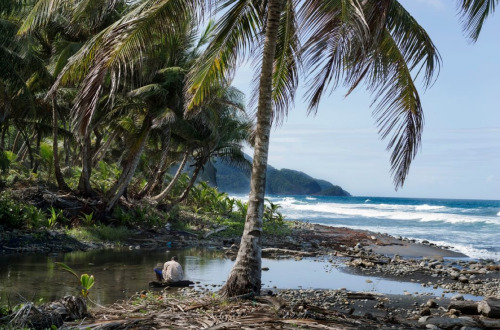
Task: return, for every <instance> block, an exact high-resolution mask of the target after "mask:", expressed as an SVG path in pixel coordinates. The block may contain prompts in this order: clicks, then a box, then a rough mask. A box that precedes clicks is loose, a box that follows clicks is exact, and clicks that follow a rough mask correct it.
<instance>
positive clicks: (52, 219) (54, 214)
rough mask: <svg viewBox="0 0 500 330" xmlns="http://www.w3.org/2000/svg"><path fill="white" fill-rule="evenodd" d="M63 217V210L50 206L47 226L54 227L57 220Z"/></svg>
mask: <svg viewBox="0 0 500 330" xmlns="http://www.w3.org/2000/svg"><path fill="white" fill-rule="evenodd" d="M63 218H64V215H63V211H62V210H57V211H56V209H54V208H53V207H50V216H49V217H48V218H47V223H46V226H47V228H54V226H55V225H56V224H57V220H60V219H63Z"/></svg>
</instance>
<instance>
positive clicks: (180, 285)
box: [149, 280, 194, 288]
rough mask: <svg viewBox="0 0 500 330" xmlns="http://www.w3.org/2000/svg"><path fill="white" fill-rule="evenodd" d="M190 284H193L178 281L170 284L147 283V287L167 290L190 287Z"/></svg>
mask: <svg viewBox="0 0 500 330" xmlns="http://www.w3.org/2000/svg"><path fill="white" fill-rule="evenodd" d="M192 284H194V282H192V281H187V280H184V281H178V282H170V283H169V282H159V281H152V282H149V286H150V287H153V288H167V287H170V288H184V287H187V286H190V285H192Z"/></svg>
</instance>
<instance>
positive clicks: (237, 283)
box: [220, 0, 283, 296]
mask: <svg viewBox="0 0 500 330" xmlns="http://www.w3.org/2000/svg"><path fill="white" fill-rule="evenodd" d="M282 3H283V1H282V0H269V2H268V15H267V22H266V28H265V33H266V35H265V41H264V51H263V55H262V71H261V74H260V82H259V104H258V109H257V128H256V131H255V150H254V156H253V164H252V177H251V181H250V196H249V200H248V212H247V216H246V220H245V229H244V231H243V236H242V237H241V243H240V249H239V250H238V256H237V258H236V262H235V264H234V266H233V269H232V270H231V273H230V274H229V277H228V279H227V281H226V284H225V285H224V286H223V287H222V288H221V291H220V293H221V294H222V295H223V296H238V295H242V294H246V293H250V292H254V293H256V294H260V287H261V275H262V264H261V256H262V242H261V236H262V215H263V212H264V195H265V187H266V171H267V158H268V153H269V137H270V133H271V126H272V112H273V109H272V96H273V95H272V93H273V91H272V87H273V62H274V57H275V54H276V42H277V37H278V28H279V20H280V14H281V8H282Z"/></svg>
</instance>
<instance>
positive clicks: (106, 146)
mask: <svg viewBox="0 0 500 330" xmlns="http://www.w3.org/2000/svg"><path fill="white" fill-rule="evenodd" d="M117 135H118V130H115V131H114V132H113V134H111V136H110V137H109V138H108V139H107V140H106V142H104V144H103V145H102V146H101V147H100V148H99V149H98V150H97V151H96V153H95V155H94V157H92V165H93V166H94V167H95V166H96V165H97V164H98V163H99V162H100V161H101V160H102V159H103V158H104V156H105V155H106V152H107V151H108V149H109V147H110V146H111V142H113V140H114V139H115V137H116V136H117Z"/></svg>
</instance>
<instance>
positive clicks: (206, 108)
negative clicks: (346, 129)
mask: <svg viewBox="0 0 500 330" xmlns="http://www.w3.org/2000/svg"><path fill="white" fill-rule="evenodd" d="M457 3H458V4H459V10H460V12H461V13H462V20H463V23H464V29H465V31H466V33H467V35H468V37H469V38H470V39H471V40H472V41H475V40H477V38H478V36H479V34H480V32H481V27H482V25H483V23H484V21H485V19H486V18H487V17H488V15H489V14H491V13H492V12H493V10H494V9H495V6H496V5H497V4H498V0H460V1H458V0H457ZM212 12H213V13H214V14H215V16H214V17H215V20H214V22H211V21H210V22H209V21H207V20H203V19H206V18H210V17H207V16H209V15H207V14H206V13H212ZM204 14H205V15H204ZM0 56H1V61H0V109H1V113H0V170H1V171H2V174H1V177H0V180H1V185H2V187H5V186H9V187H16V186H22V185H24V186H27V185H28V186H29V185H33V184H37V185H40V184H43V185H47V186H50V187H57V189H59V190H60V191H63V192H67V193H70V194H74V195H75V196H79V197H78V198H82V199H86V200H87V201H96V200H97V201H99V202H98V203H94V204H92V203H91V202H89V203H88V204H91V205H95V206H94V207H93V208H91V209H84V210H83V211H82V213H81V214H80V215H79V219H80V220H81V221H82V222H83V223H89V224H91V223H93V221H94V219H93V218H94V217H96V218H99V217H103V218H110V217H111V218H112V217H117V218H119V219H124V220H122V221H123V222H126V221H127V220H126V219H127V217H128V213H127V212H126V211H123V210H122V207H123V205H125V206H127V205H128V206H130V207H132V208H134V207H135V206H137V207H136V208H134V211H133V212H135V213H137V214H139V215H138V216H137V217H139V218H140V214H143V213H144V212H143V211H142V210H143V209H142V208H141V207H143V206H140V205H141V203H143V202H144V203H147V204H148V205H150V206H151V205H152V206H153V207H152V208H150V207H149V206H148V207H146V209H147V210H150V209H154V210H153V211H148V212H150V213H151V214H153V216H152V217H148V218H153V219H154V214H155V212H156V209H157V208H156V206H158V207H159V208H162V207H163V208H166V209H174V208H175V207H176V205H179V204H185V203H188V201H189V200H190V197H191V200H193V201H194V202H193V204H194V205H195V208H196V209H195V211H199V210H201V209H203V210H205V211H207V212H212V211H215V210H217V212H219V213H221V214H226V215H229V214H230V213H231V212H233V211H234V210H235V209H234V207H235V203H236V202H234V204H232V203H233V202H230V201H228V200H226V199H225V198H223V197H220V196H219V195H216V194H214V196H213V198H214V200H215V199H217V202H216V203H215V204H214V203H210V204H207V205H209V206H207V205H205V202H204V200H205V198H206V196H203V194H202V192H200V191H198V190H197V188H193V187H195V183H196V180H197V179H198V176H199V174H200V172H202V170H203V168H204V166H206V164H207V163H208V162H209V161H210V160H211V159H212V158H214V157H219V158H220V159H224V160H225V161H229V162H233V163H236V164H238V165H239V166H242V167H245V166H249V164H248V162H247V161H246V160H245V158H244V156H243V153H242V143H243V142H244V141H249V142H251V143H252V145H253V147H254V156H253V165H252V177H251V182H250V188H251V191H250V196H249V203H248V206H245V212H244V213H245V215H246V223H245V225H244V230H243V237H242V242H241V244H240V250H239V253H238V257H237V259H236V263H235V266H234V268H233V270H232V271H231V274H230V276H229V279H228V281H227V282H226V285H225V286H224V287H223V289H222V293H223V294H225V295H238V294H242V293H247V292H255V293H258V292H259V291H260V287H261V260H260V259H261V253H260V251H261V239H262V230H263V226H264V222H263V220H264V219H266V218H267V219H271V220H272V221H274V220H273V219H274V215H275V211H276V210H273V206H272V205H270V206H269V208H270V210H271V211H269V209H267V210H268V211H266V210H265V206H264V205H265V187H266V172H267V159H268V153H269V141H270V132H271V127H272V125H273V123H278V124H279V123H280V122H281V121H282V120H283V119H284V118H285V117H286V114H287V112H288V110H289V109H290V107H291V106H292V104H293V101H294V96H295V92H296V90H297V86H298V83H299V78H300V77H302V76H305V77H306V81H307V85H308V86H309V90H308V92H307V94H306V98H307V99H308V101H309V104H310V108H309V109H310V111H311V112H313V113H314V112H315V111H316V110H317V107H318V104H319V102H320V100H321V99H322V97H323V95H324V94H325V93H327V92H329V91H331V90H334V89H335V88H337V87H339V86H345V87H346V88H347V94H348V95H349V94H350V93H351V92H352V91H353V90H354V89H356V88H357V87H359V86H360V85H364V86H365V87H366V88H367V90H368V91H370V92H371V93H372V95H373V102H374V104H376V106H375V110H374V115H375V118H376V120H377V123H378V126H379V131H380V135H381V137H382V138H383V139H386V138H387V139H388V141H389V142H388V149H389V150H391V157H390V161H391V170H392V173H393V177H394V184H395V187H396V188H398V187H401V186H402V185H403V183H404V182H405V179H406V177H407V175H408V172H409V168H410V164H411V162H412V160H413V159H414V157H415V155H416V154H417V151H418V149H419V147H420V142H421V134H422V129H423V109H422V104H421V100H420V96H419V92H418V90H417V87H416V86H417V84H416V80H417V78H421V80H422V82H423V86H424V88H427V87H429V86H430V85H431V84H432V82H433V81H434V79H435V77H436V75H437V73H438V71H439V67H440V63H441V59H440V56H439V53H438V51H437V49H436V47H435V45H434V44H433V42H432V40H431V39H430V37H429V36H428V35H427V33H426V32H425V30H424V29H423V28H422V27H421V26H420V25H419V24H418V22H417V21H416V20H415V19H414V18H413V17H412V16H411V14H410V13H409V12H408V11H406V9H405V8H404V7H403V6H402V5H401V4H400V2H399V1H397V0H375V1H361V0H326V1H325V0H311V1H297V0H268V1H259V0H217V1H209V0H206V1H204V0H191V1H186V0H138V1H127V0H113V1H109V0H107V1H106V0H91V1H89V0H65V1H63V0H1V1H0ZM248 57H253V58H254V60H255V63H257V64H258V65H256V84H255V86H256V88H255V95H254V97H253V99H254V105H256V112H255V122H254V123H253V122H252V120H251V119H250V118H251V116H249V115H247V113H246V112H245V107H244V98H243V95H242V93H241V92H239V91H238V90H236V89H235V88H234V87H232V86H231V81H232V77H233V74H234V72H235V70H236V68H237V64H238V63H240V61H241V60H243V59H247V58H248ZM187 164H189V166H188V165H187ZM186 166H188V167H189V169H190V170H189V171H187V172H188V173H189V178H187V179H186V178H185V176H184V179H183V174H182V172H183V170H184V169H185V167H186ZM176 169H177V171H175V170H176ZM169 170H170V171H169ZM174 171H175V174H174V173H173V172H174ZM170 174H173V176H170ZM206 190H207V187H204V188H203V189H202V190H201V191H206ZM219 197H220V200H219ZM2 203H4V204H3V205H4V206H5V207H7V208H8V209H9V210H10V207H11V206H10V204H9V201H8V200H7V201H5V202H2ZM86 205H87V204H86ZM4 206H2V207H4ZM242 209H243V208H240V209H239V212H241V213H242V214H243V212H242ZM15 213H16V214H18V216H16V217H14V218H15V219H17V218H19V217H23V218H26V219H29V222H30V223H31V224H33V226H36V225H37V224H38V223H40V222H43V221H46V225H47V226H48V227H53V226H55V225H56V224H57V222H58V221H61V219H62V217H63V215H64V214H61V213H59V211H57V210H56V209H46V210H45V213H44V216H46V218H45V219H42V218H44V216H41V215H40V214H39V212H38V210H34V209H32V208H30V207H29V206H19V208H18V209H16V211H15ZM90 214H93V215H92V216H90ZM9 216H10V215H8V216H6V217H9ZM9 219H10V218H9ZM47 219H48V220H47ZM7 221H15V220H7ZM159 221H160V220H159ZM154 222H156V220H154V221H153V223H154Z"/></svg>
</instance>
